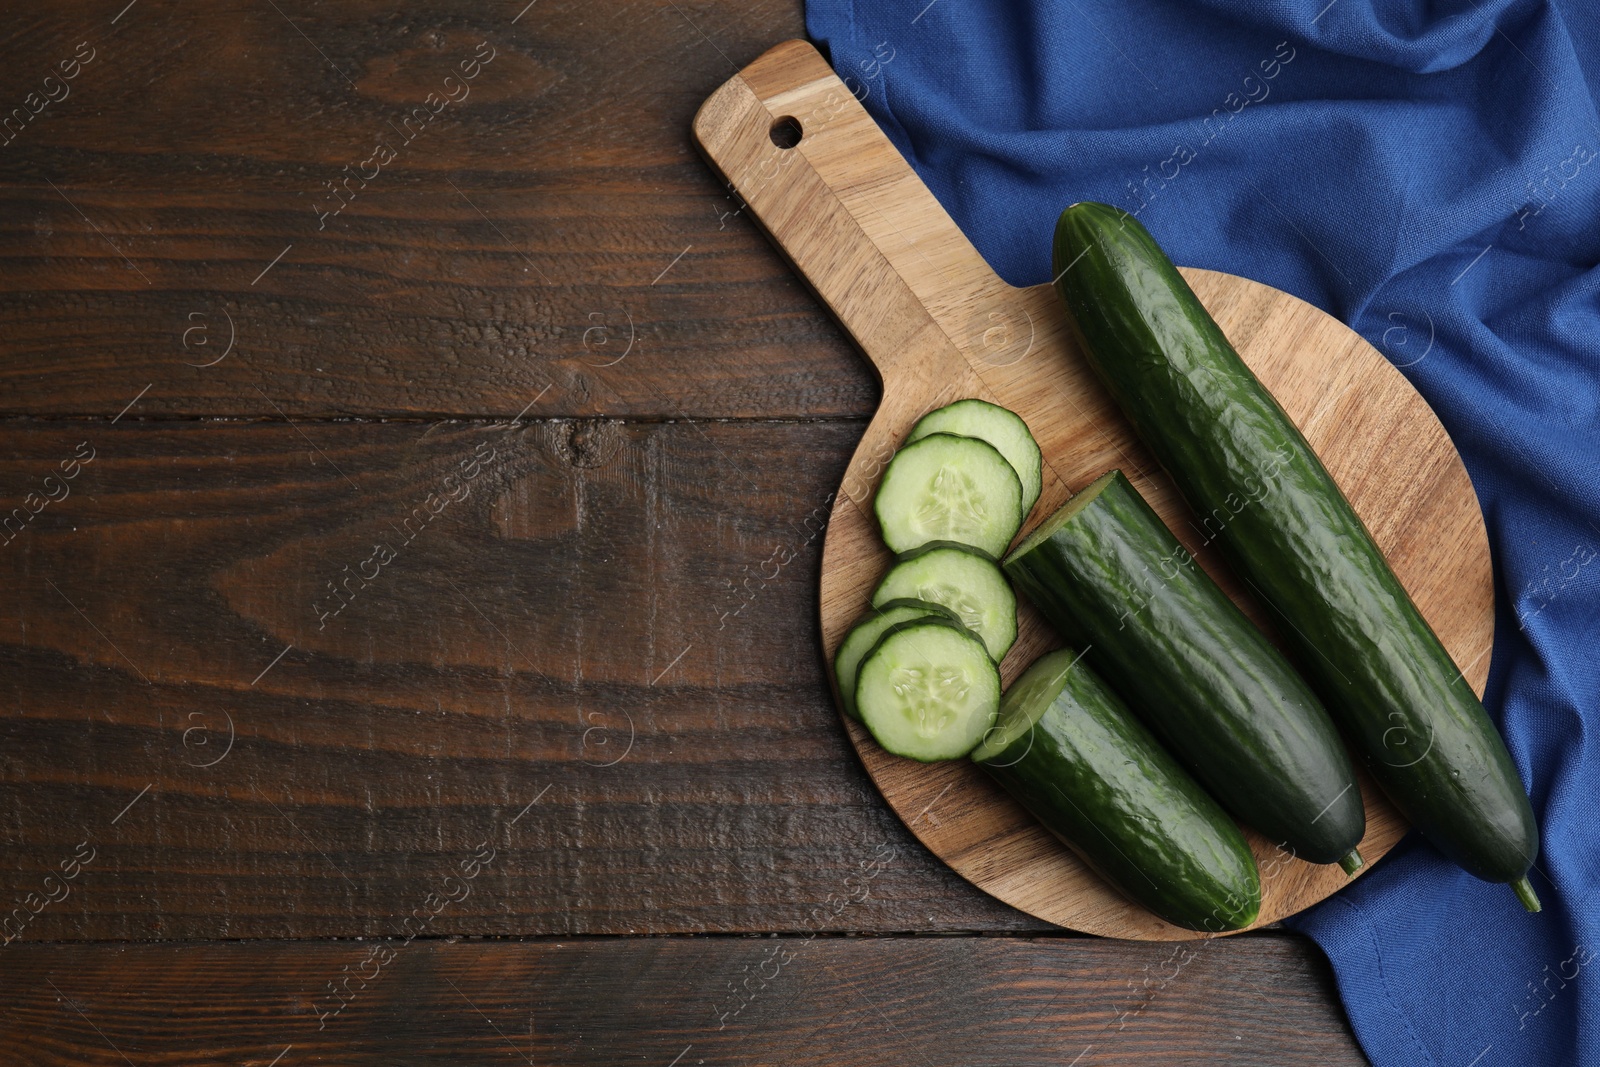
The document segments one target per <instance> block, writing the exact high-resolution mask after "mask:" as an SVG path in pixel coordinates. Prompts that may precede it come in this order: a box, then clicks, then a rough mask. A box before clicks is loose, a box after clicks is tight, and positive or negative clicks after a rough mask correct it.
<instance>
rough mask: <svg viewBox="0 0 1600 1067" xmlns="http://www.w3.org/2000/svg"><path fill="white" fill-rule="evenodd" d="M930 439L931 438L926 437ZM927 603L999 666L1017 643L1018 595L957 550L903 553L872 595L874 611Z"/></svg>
mask: <svg viewBox="0 0 1600 1067" xmlns="http://www.w3.org/2000/svg"><path fill="white" fill-rule="evenodd" d="M929 440H932V438H929ZM904 599H913V600H925V601H927V602H928V603H930V604H940V605H942V606H944V607H946V608H949V609H950V610H951V611H953V612H955V613H956V616H957V618H959V619H960V620H961V622H962V624H963V625H964V626H966V628H967V629H969V630H971V631H972V632H973V633H975V634H977V635H978V636H979V637H980V638H982V640H983V644H984V647H985V648H987V649H988V650H989V658H991V659H993V660H994V661H995V662H996V663H999V662H1000V661H1001V660H1002V659H1004V658H1005V654H1006V652H1007V650H1009V649H1010V648H1011V645H1012V643H1013V642H1014V641H1016V639H1017V596H1016V594H1015V593H1013V592H1012V591H1011V583H1010V582H1007V581H1006V577H1005V575H1004V574H1002V573H1000V568H999V567H998V566H996V565H995V564H994V563H993V562H992V561H990V560H988V559H985V558H984V557H983V556H981V555H979V554H978V553H976V552H972V551H970V550H968V549H967V548H965V547H964V546H960V545H949V544H936V545H927V546H924V547H923V548H921V549H919V550H917V551H915V552H910V553H907V554H906V555H905V556H904V557H903V558H902V559H901V560H900V562H898V563H896V564H895V565H894V566H893V567H891V568H889V573H888V574H886V575H884V576H883V581H881V582H879V583H878V588H877V590H876V591H874V592H873V594H872V606H873V607H879V608H881V607H883V606H884V605H885V604H888V603H889V602H890V601H892V600H904Z"/></svg>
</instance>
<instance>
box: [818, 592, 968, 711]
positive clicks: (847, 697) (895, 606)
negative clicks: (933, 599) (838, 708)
mask: <svg viewBox="0 0 1600 1067" xmlns="http://www.w3.org/2000/svg"><path fill="white" fill-rule="evenodd" d="M930 615H934V616H937V617H939V618H941V619H948V620H950V621H953V622H959V621H960V619H959V618H958V617H957V615H956V613H955V612H953V611H951V610H950V609H949V608H947V607H945V606H944V605H942V604H930V603H928V602H927V601H925V600H891V601H888V602H887V603H885V604H884V605H883V606H882V607H881V608H868V609H867V610H866V611H865V612H863V613H862V615H861V617H860V618H859V619H857V620H856V621H855V623H854V624H852V625H851V627H850V632H849V633H847V634H845V635H844V640H843V641H841V642H839V651H838V652H836V653H834V656H833V675H834V677H835V678H836V679H838V681H839V701H840V703H841V704H843V705H844V713H845V714H846V715H848V716H850V717H851V718H852V719H855V720H856V721H857V722H860V721H861V713H860V712H858V711H856V669H857V668H858V667H860V666H861V660H862V658H863V657H864V656H866V654H867V653H868V652H871V651H872V646H873V645H876V644H877V643H878V639H879V638H880V637H882V636H883V634H884V631H885V630H887V629H888V628H889V627H891V626H895V625H897V624H899V623H902V622H911V621H912V620H914V619H926V618H927V617H928V616H930Z"/></svg>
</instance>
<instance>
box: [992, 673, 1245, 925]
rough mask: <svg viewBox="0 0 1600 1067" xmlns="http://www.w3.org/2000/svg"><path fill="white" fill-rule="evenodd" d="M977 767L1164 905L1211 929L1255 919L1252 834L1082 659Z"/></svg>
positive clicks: (1144, 896) (1156, 906)
mask: <svg viewBox="0 0 1600 1067" xmlns="http://www.w3.org/2000/svg"><path fill="white" fill-rule="evenodd" d="M977 766H979V767H982V768H983V769H984V770H985V771H986V772H988V773H989V775H990V776H992V777H993V778H994V779H995V780H996V781H997V782H999V783H1000V785H1001V786H1002V787H1004V788H1005V790H1006V791H1007V792H1008V793H1010V794H1011V795H1012V796H1013V797H1015V798H1016V800H1017V801H1018V802H1019V803H1020V804H1021V805H1022V806H1023V807H1025V808H1027V809H1028V811H1029V812H1031V813H1032V814H1033V816H1034V817H1035V818H1037V819H1038V820H1039V822H1040V823H1042V824H1043V825H1044V826H1045V828H1046V829H1048V830H1049V831H1050V832H1051V833H1052V834H1054V835H1055V836H1056V837H1058V838H1060V839H1061V840H1062V842H1064V843H1065V844H1066V845H1067V846H1068V847H1069V848H1071V849H1072V850H1073V851H1074V852H1076V853H1077V854H1078V855H1079V856H1080V857H1082V859H1083V861H1084V862H1085V863H1087V864H1088V865H1089V866H1090V868H1092V869H1093V870H1094V871H1095V873H1097V874H1098V875H1100V877H1102V878H1104V879H1105V880H1106V881H1107V882H1109V883H1111V885H1112V886H1114V887H1115V888H1116V889H1117V890H1118V891H1119V892H1120V893H1122V895H1123V896H1126V897H1127V898H1128V899H1130V900H1132V901H1134V902H1135V903H1137V904H1139V905H1141V906H1143V907H1144V908H1145V909H1147V910H1148V911H1150V912H1152V913H1154V914H1155V915H1156V916H1158V917H1160V918H1162V919H1165V920H1166V921H1167V922H1169V923H1172V924H1174V925H1176V926H1182V927H1184V928H1185V929H1189V930H1205V931H1209V932H1213V933H1220V932H1222V931H1225V930H1239V929H1243V928H1244V927H1246V926H1249V925H1250V924H1251V923H1252V922H1254V921H1255V918H1256V915H1257V914H1258V913H1259V911H1260V907H1261V879H1260V876H1259V875H1258V874H1257V873H1256V866H1255V858H1254V857H1253V856H1252V855H1251V853H1250V846H1249V845H1248V844H1246V843H1245V839H1244V835H1242V834H1241V833H1240V832H1239V828H1238V827H1237V826H1235V825H1234V823H1233V821H1232V820H1231V819H1229V818H1228V816H1227V815H1226V814H1224V813H1223V811H1222V809H1221V808H1220V807H1218V806H1217V802H1216V801H1214V800H1212V799H1211V798H1210V797H1209V796H1207V795H1206V793H1205V792H1204V790H1202V789H1201V788H1200V786H1199V785H1198V784H1196V782H1195V781H1194V779H1193V778H1191V777H1189V775H1188V774H1187V773H1185V771H1184V770H1183V768H1182V767H1180V766H1178V764H1177V762H1176V761H1175V760H1173V758H1172V757H1171V756H1170V755H1168V754H1167V753H1166V752H1165V751H1164V750H1163V749H1162V748H1161V746H1160V745H1159V744H1158V743H1157V742H1156V739H1155V738H1154V737H1153V736H1152V735H1151V734H1150V732H1149V731H1148V730H1146V729H1145V728H1144V727H1143V726H1141V725H1140V724H1139V722H1138V720H1136V719H1135V718H1134V717H1133V716H1132V715H1131V714H1130V713H1129V712H1128V710H1127V708H1126V707H1125V706H1124V705H1123V704H1122V702H1121V701H1120V700H1118V699H1117V697H1116V696H1115V694H1113V693H1112V692H1111V690H1110V689H1108V688H1107V687H1106V686H1105V683H1103V682H1101V681H1100V680H1099V679H1098V678H1096V677H1095V676H1094V675H1093V673H1091V672H1090V671H1089V670H1088V668H1086V667H1085V666H1084V664H1083V663H1081V662H1080V663H1078V664H1077V665H1075V666H1074V667H1072V669H1071V670H1069V671H1068V672H1067V677H1066V685H1065V686H1064V687H1063V689H1062V690H1061V693H1060V695H1058V696H1057V697H1056V698H1055V701H1054V702H1053V703H1052V705H1051V707H1050V708H1049V710H1047V711H1046V712H1045V713H1044V716H1043V717H1042V718H1041V719H1040V720H1039V722H1038V723H1036V724H1035V725H1034V728H1033V730H1032V731H1031V734H1023V735H1022V736H1021V737H1019V738H1017V739H1016V740H1015V741H1013V742H1012V743H1011V744H1010V745H1008V746H1007V747H1006V748H1004V749H1002V750H1001V751H1000V752H999V753H997V754H996V755H995V756H994V757H993V758H992V759H990V760H988V761H987V762H983V763H978V764H977Z"/></svg>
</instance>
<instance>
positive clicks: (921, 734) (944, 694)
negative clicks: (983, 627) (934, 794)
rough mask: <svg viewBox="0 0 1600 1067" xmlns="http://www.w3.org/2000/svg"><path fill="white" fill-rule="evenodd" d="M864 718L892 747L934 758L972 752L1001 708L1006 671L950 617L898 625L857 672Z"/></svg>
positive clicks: (859, 704)
mask: <svg viewBox="0 0 1600 1067" xmlns="http://www.w3.org/2000/svg"><path fill="white" fill-rule="evenodd" d="M856 708H857V709H858V710H859V711H860V713H861V721H862V722H863V723H864V724H865V725H866V727H867V729H868V730H870V731H871V732H872V736H873V738H874V739H875V740H876V741H877V742H878V744H880V745H882V746H883V748H884V749H885V751H888V752H892V753H893V754H895V755H896V756H904V757H906V758H907V759H914V760H920V761H922V762H923V763H932V762H934V761H936V760H949V759H959V758H960V757H962V756H965V755H966V754H967V753H968V752H971V751H972V749H973V746H975V745H976V744H977V743H978V742H979V740H981V739H982V737H983V735H984V734H985V733H986V732H987V731H988V729H989V727H990V726H991V725H992V724H993V723H994V717H995V714H996V712H998V711H999V710H1000V671H999V669H998V668H997V667H995V665H994V661H993V660H991V659H990V658H989V653H988V651H987V650H985V648H984V647H983V642H982V641H980V640H979V639H978V637H977V635H975V634H973V633H972V632H971V631H970V630H968V629H967V628H966V627H964V626H962V625H961V624H960V623H957V622H952V621H950V620H949V619H936V618H932V617H930V618H926V619H920V620H917V621H915V622H903V623H900V624H899V625H896V626H891V627H889V629H888V630H887V631H885V632H884V635H883V637H881V638H879V640H878V643H877V644H876V645H874V646H873V648H872V651H871V652H869V653H867V657H866V659H864V660H862V661H861V669H860V671H859V673H858V674H857V676H856Z"/></svg>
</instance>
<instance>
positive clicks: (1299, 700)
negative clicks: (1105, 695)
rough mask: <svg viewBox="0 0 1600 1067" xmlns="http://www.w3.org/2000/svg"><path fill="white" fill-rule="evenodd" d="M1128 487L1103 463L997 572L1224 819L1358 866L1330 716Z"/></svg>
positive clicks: (1358, 822) (1322, 858)
mask: <svg viewBox="0 0 1600 1067" xmlns="http://www.w3.org/2000/svg"><path fill="white" fill-rule="evenodd" d="M1181 555H1183V546H1182V545H1181V544H1179V542H1178V539H1177V538H1176V537H1174V536H1172V531H1170V530H1168V529H1167V527H1166V525H1165V524H1163V523H1162V521H1161V519H1160V517H1159V516H1157V515H1156V513H1155V511H1153V510H1152V509H1151V507H1150V505H1149V504H1147V503H1146V502H1145V500H1144V498H1143V497H1142V496H1140V495H1139V493H1138V490H1136V489H1134V487H1133V486H1132V485H1131V484H1129V482H1128V480H1127V478H1125V477H1123V475H1122V472H1121V471H1111V472H1110V473H1109V474H1106V475H1104V476H1102V477H1100V478H1098V479H1096V480H1095V481H1094V482H1093V483H1092V484H1090V485H1088V486H1087V487H1085V488H1084V489H1083V490H1082V491H1081V492H1080V493H1078V494H1077V495H1076V496H1074V497H1072V498H1071V499H1070V500H1068V501H1067V502H1066V504H1064V505H1062V507H1061V508H1060V509H1059V510H1058V511H1057V512H1056V513H1055V514H1054V515H1052V516H1051V517H1050V518H1049V519H1047V520H1045V522H1043V523H1042V524H1041V525H1040V526H1039V528H1038V529H1036V530H1035V531H1034V532H1033V533H1032V534H1030V535H1029V536H1028V538H1027V540H1025V541H1023V542H1022V544H1021V545H1019V546H1017V549H1016V551H1015V552H1013V553H1012V554H1011V555H1010V556H1008V557H1007V558H1006V561H1005V565H1004V569H1005V572H1006V574H1007V576H1008V577H1010V578H1011V580H1012V581H1013V582H1015V583H1016V585H1017V587H1018V588H1019V589H1021V590H1022V591H1023V592H1024V593H1026V594H1027V597H1028V599H1029V600H1031V601H1032V602H1033V604H1034V606H1035V607H1037V608H1038V609H1039V610H1040V611H1041V612H1042V613H1043V614H1044V617H1045V618H1046V619H1048V620H1049V621H1050V623H1051V625H1052V626H1054V627H1055V629H1056V631H1057V632H1058V633H1060V634H1061V636H1062V637H1064V638H1065V639H1066V640H1067V643H1068V644H1071V645H1076V646H1077V647H1078V648H1081V649H1083V650H1084V658H1085V661H1086V662H1088V663H1089V664H1090V665H1092V666H1093V667H1094V669H1095V671H1096V672H1097V673H1098V674H1099V675H1100V677H1102V678H1104V679H1105V680H1106V681H1107V682H1109V683H1110V684H1111V687H1112V688H1113V689H1115V690H1116V691H1117V694H1118V695H1119V696H1121V697H1122V698H1123V699H1124V700H1126V701H1127V702H1128V705H1129V707H1131V708H1132V709H1133V712H1134V714H1135V715H1137V716H1139V718H1140V719H1141V720H1142V721H1143V722H1144V723H1145V725H1146V726H1149V727H1150V729H1151V730H1153V731H1154V732H1155V734H1156V736H1157V737H1159V738H1161V740H1162V741H1164V742H1165V743H1166V747H1167V750H1168V751H1170V752H1171V753H1172V754H1173V755H1174V756H1176V757H1177V758H1178V761H1179V762H1180V763H1182V764H1183V765H1184V766H1185V767H1186V768H1187V769H1188V770H1189V773H1190V774H1193V775H1194V776H1195V777H1196V778H1197V779H1199V781H1200V784H1201V785H1203V786H1205V787H1206V790H1207V791H1208V792H1209V793H1210V794H1211V795H1212V796H1213V797H1215V798H1216V799H1217V800H1218V801H1219V802H1220V803H1221V804H1222V806H1223V808H1225V809H1226V810H1227V811H1228V812H1229V813H1230V814H1232V815H1233V817H1234V818H1236V819H1238V820H1240V821H1241V822H1243V823H1245V824H1247V825H1249V826H1253V827H1255V828H1256V829H1257V830H1259V831H1260V832H1261V833H1262V834H1263V835H1265V836H1266V837H1267V838H1268V840H1270V841H1272V842H1273V843H1274V844H1277V845H1278V846H1279V847H1280V848H1283V849H1285V850H1287V851H1289V852H1291V853H1292V854H1293V855H1296V856H1298V857H1299V858H1301V859H1303V860H1307V861H1309V862H1311V863H1333V862H1335V861H1340V862H1341V863H1342V865H1343V866H1344V868H1345V870H1346V871H1347V872H1351V873H1353V872H1354V871H1355V869H1356V868H1357V867H1359V866H1360V865H1361V857H1360V854H1359V853H1357V852H1356V845H1357V844H1359V843H1360V841H1361V837H1362V834H1363V833H1365V831H1366V812H1365V810H1364V809H1363V807H1362V803H1361V790H1360V789H1359V788H1358V787H1357V786H1356V777H1355V769H1354V767H1353V766H1352V765H1351V763H1350V757H1349V755H1348V754H1347V753H1346V752H1345V749H1344V743H1343V742H1342V741H1340V739H1339V733H1338V731H1337V730H1336V729H1335V728H1334V725H1333V721H1332V720H1331V719H1329V718H1328V713H1327V712H1326V711H1325V710H1323V707H1322V705H1321V704H1320V703H1319V702H1318V701H1317V698H1316V697H1315V696H1314V695H1313V694H1312V692H1311V690H1310V689H1309V688H1308V687H1307V686H1306V683H1305V682H1304V681H1302V680H1301V678H1300V676H1299V675H1298V674H1296V673H1295V672H1294V668H1292V667H1290V666H1289V663H1288V661H1287V660H1285V659H1284V658H1283V655H1282V654H1281V653H1280V652H1279V651H1278V650H1277V649H1275V648H1273V647H1272V645H1271V643H1270V642H1268V641H1267V639H1266V638H1265V637H1263V636H1262V634H1261V631H1260V630H1258V629H1256V628H1255V626H1254V625H1253V624H1252V623H1251V622H1250V620H1249V619H1247V618H1245V616H1244V613H1243V612H1242V611H1240V610H1239V608H1238V607H1237V606H1236V605H1235V604H1234V602H1233V601H1232V600H1229V599H1228V596H1227V594H1226V593H1224V592H1223V591H1222V590H1221V589H1219V588H1217V584H1216V583H1215V582H1213V581H1212V580H1211V576H1210V575H1208V574H1206V572H1205V571H1203V570H1201V569H1200V566H1199V565H1198V564H1196V563H1195V562H1193V561H1192V560H1188V559H1181V558H1180V556H1181Z"/></svg>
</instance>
